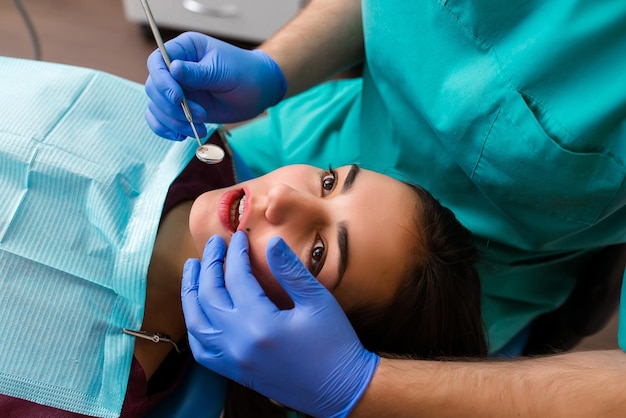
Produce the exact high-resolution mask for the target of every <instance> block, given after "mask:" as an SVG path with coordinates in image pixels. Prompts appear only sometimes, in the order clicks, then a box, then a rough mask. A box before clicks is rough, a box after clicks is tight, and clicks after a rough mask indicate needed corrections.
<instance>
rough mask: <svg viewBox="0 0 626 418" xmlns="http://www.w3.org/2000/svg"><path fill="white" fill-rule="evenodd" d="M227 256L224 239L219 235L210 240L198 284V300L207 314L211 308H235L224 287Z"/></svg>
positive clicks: (203, 257) (205, 248)
mask: <svg viewBox="0 0 626 418" xmlns="http://www.w3.org/2000/svg"><path fill="white" fill-rule="evenodd" d="M225 254H226V243H225V242H224V239H223V238H222V237H220V236H219V235H213V236H212V237H211V238H209V240H208V241H207V243H206V245H205V247H204V253H203V255H202V265H201V269H200V282H199V284H198V299H199V301H200V305H201V306H202V307H203V309H204V310H205V312H207V311H208V310H209V307H211V308H215V309H222V310H228V309H232V308H233V302H232V300H231V299H230V295H229V294H228V291H227V290H226V287H225V285H224V255H225ZM209 317H210V313H209Z"/></svg>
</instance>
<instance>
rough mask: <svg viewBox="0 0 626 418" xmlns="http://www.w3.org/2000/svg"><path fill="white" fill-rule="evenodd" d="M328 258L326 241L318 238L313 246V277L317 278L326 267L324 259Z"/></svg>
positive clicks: (311, 267)
mask: <svg viewBox="0 0 626 418" xmlns="http://www.w3.org/2000/svg"><path fill="white" fill-rule="evenodd" d="M325 258H326V246H325V245H324V241H322V239H321V238H320V237H319V236H318V237H317V238H316V239H315V243H314V244H313V249H312V250H311V266H310V268H309V270H310V271H311V274H312V275H313V276H317V275H318V274H319V272H320V271H321V270H322V267H323V266H324V259H325Z"/></svg>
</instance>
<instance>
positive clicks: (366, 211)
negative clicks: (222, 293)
mask: <svg viewBox="0 0 626 418" xmlns="http://www.w3.org/2000/svg"><path fill="white" fill-rule="evenodd" d="M418 204H419V203H418V201H417V196H416V194H415V193H414V192H413V190H412V189H411V188H410V187H409V186H407V185H406V184H404V183H402V182H400V181H398V180H395V179H392V178H390V177H388V176H384V175H382V174H378V173H375V172H373V171H369V170H364V169H360V168H359V167H357V166H354V165H353V166H345V167H341V168H339V169H337V170H320V169H318V168H316V167H313V166H307V165H291V166H286V167H283V168H280V169H277V170H275V171H272V172H271V173H269V174H267V175H265V176H263V177H259V178H257V179H254V180H250V181H247V182H244V183H240V184H237V185H235V186H232V187H228V188H225V189H219V190H213V191H210V192H207V193H204V194H203V195H201V196H200V197H198V199H196V201H195V202H194V204H193V207H192V209H191V214H190V217H189V227H190V230H191V234H192V237H193V240H194V243H195V246H196V248H197V249H198V253H199V254H202V251H203V249H204V245H205V243H206V242H207V240H208V239H209V238H210V237H211V236H212V235H214V234H218V235H220V236H222V237H223V238H224V239H225V240H226V242H227V243H230V238H231V236H232V234H233V233H234V232H235V231H237V230H241V231H245V232H246V233H247V235H248V241H249V244H250V249H249V253H250V262H251V265H252V271H253V272H254V274H255V276H256V277H257V279H258V281H259V283H260V284H261V286H262V287H263V289H264V290H265V292H266V294H267V295H268V297H270V299H272V300H273V301H274V303H276V304H277V305H278V306H279V307H286V306H289V298H288V296H287V295H286V293H285V292H284V290H283V289H282V288H281V287H280V285H279V284H278V282H276V280H275V279H274V278H273V276H272V274H271V273H270V270H269V268H268V265H267V261H266V258H265V248H266V245H267V242H268V240H269V239H270V238H271V237H274V236H280V237H282V238H283V239H284V240H285V242H286V243H287V244H288V245H289V247H290V248H291V249H292V250H293V251H294V252H295V253H296V255H298V257H299V258H300V260H301V261H302V262H303V263H304V264H305V265H306V266H307V267H308V268H309V271H311V273H312V274H313V275H314V276H316V277H317V279H318V280H319V281H320V283H322V284H323V285H324V286H325V287H326V288H327V289H329V290H330V291H331V292H332V293H333V294H334V296H335V298H336V299H337V300H338V302H339V303H340V304H341V306H342V308H343V309H344V311H346V312H350V311H351V310H352V309H354V308H357V307H361V306H364V305H369V306H372V305H376V306H382V305H383V304H386V303H387V302H389V301H390V300H391V298H392V297H393V295H394V293H395V290H396V289H397V287H398V285H399V283H400V282H401V281H402V280H403V277H404V274H405V271H406V269H407V268H408V265H409V260H408V258H409V254H413V253H414V252H415V251H414V250H415V248H416V245H417V242H418V239H419V236H418V232H417V231H416V227H415V222H414V219H415V212H416V208H417V205H418Z"/></svg>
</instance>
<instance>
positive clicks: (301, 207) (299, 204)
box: [265, 184, 320, 225]
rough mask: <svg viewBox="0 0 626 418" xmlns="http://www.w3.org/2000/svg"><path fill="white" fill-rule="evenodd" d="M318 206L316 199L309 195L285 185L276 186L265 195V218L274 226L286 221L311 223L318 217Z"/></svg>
mask: <svg viewBox="0 0 626 418" xmlns="http://www.w3.org/2000/svg"><path fill="white" fill-rule="evenodd" d="M319 204H320V203H319V202H318V199H316V197H315V196H313V195H311V194H310V193H306V192H302V191H299V190H296V189H294V188H292V187H290V186H288V185H286V184H278V185H275V186H273V187H272V188H271V189H270V190H269V192H268V194H267V208H266V209H265V218H266V219H267V220H268V222H269V223H271V224H274V225H279V224H282V223H284V222H287V221H297V222H301V221H304V220H310V221H312V220H314V219H313V218H315V217H316V216H319V213H320V211H319Z"/></svg>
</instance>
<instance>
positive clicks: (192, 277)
mask: <svg viewBox="0 0 626 418" xmlns="http://www.w3.org/2000/svg"><path fill="white" fill-rule="evenodd" d="M199 276H200V262H199V261H198V260H196V259H192V258H191V259H189V260H187V261H186V262H185V268H184V269H183V280H182V282H181V287H180V295H181V301H182V306H183V315H184V317H185V323H186V324H187V329H188V330H190V331H191V330H193V332H194V333H201V334H206V333H211V332H212V331H213V326H212V325H211V321H210V320H209V319H208V318H207V316H206V314H205V313H204V310H203V309H202V306H201V305H200V301H199V300H198V280H199Z"/></svg>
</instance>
